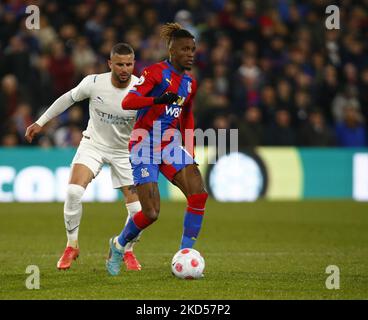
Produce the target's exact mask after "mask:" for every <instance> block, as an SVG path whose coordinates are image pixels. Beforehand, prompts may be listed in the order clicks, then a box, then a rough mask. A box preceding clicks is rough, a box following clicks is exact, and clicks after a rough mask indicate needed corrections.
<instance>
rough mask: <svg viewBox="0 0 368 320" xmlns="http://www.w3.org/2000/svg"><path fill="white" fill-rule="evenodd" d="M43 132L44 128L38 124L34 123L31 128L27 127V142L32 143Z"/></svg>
mask: <svg viewBox="0 0 368 320" xmlns="http://www.w3.org/2000/svg"><path fill="white" fill-rule="evenodd" d="M41 130H42V127H41V126H40V125H38V124H37V123H32V124H31V125H30V126H29V127H27V130H26V134H25V138H26V140H27V141H28V142H29V143H31V142H32V140H33V138H34V137H35V136H36V135H37V134H38V133H40V132H41Z"/></svg>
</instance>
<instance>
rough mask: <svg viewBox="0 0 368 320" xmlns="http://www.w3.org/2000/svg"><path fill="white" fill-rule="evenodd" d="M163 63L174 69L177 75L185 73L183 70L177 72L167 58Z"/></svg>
mask: <svg viewBox="0 0 368 320" xmlns="http://www.w3.org/2000/svg"><path fill="white" fill-rule="evenodd" d="M165 63H166V64H167V65H168V67H169V69H170V70H171V71H174V72H175V73H176V74H178V75H179V76H182V75H185V71H184V72H179V71H178V70H177V69H175V67H174V66H173V65H172V64H171V62H170V61H169V60H168V59H166V60H165Z"/></svg>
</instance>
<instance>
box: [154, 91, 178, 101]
mask: <svg viewBox="0 0 368 320" xmlns="http://www.w3.org/2000/svg"><path fill="white" fill-rule="evenodd" d="M178 99H179V96H178V95H177V94H176V93H174V92H165V93H164V94H163V95H162V96H160V97H156V98H154V99H153V103H154V104H172V103H174V102H176V101H178Z"/></svg>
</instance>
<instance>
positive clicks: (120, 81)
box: [114, 73, 132, 84]
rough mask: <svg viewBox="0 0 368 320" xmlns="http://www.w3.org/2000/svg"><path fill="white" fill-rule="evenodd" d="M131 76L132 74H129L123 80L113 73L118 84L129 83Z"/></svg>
mask: <svg viewBox="0 0 368 320" xmlns="http://www.w3.org/2000/svg"><path fill="white" fill-rule="evenodd" d="M131 76H132V75H131V74H130V75H128V77H127V78H126V79H125V80H122V79H121V78H120V76H119V75H118V74H117V73H114V77H115V80H116V81H118V82H119V83H120V84H126V83H129V81H130V78H131Z"/></svg>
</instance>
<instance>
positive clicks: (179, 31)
mask: <svg viewBox="0 0 368 320" xmlns="http://www.w3.org/2000/svg"><path fill="white" fill-rule="evenodd" d="M160 36H161V38H163V39H165V40H166V43H167V45H168V46H170V44H171V43H172V41H173V40H175V39H179V38H191V39H194V36H193V35H192V34H191V33H190V32H189V31H188V30H185V29H183V28H182V27H181V25H180V24H179V23H166V24H164V25H163V26H162V27H161V28H160Z"/></svg>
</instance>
